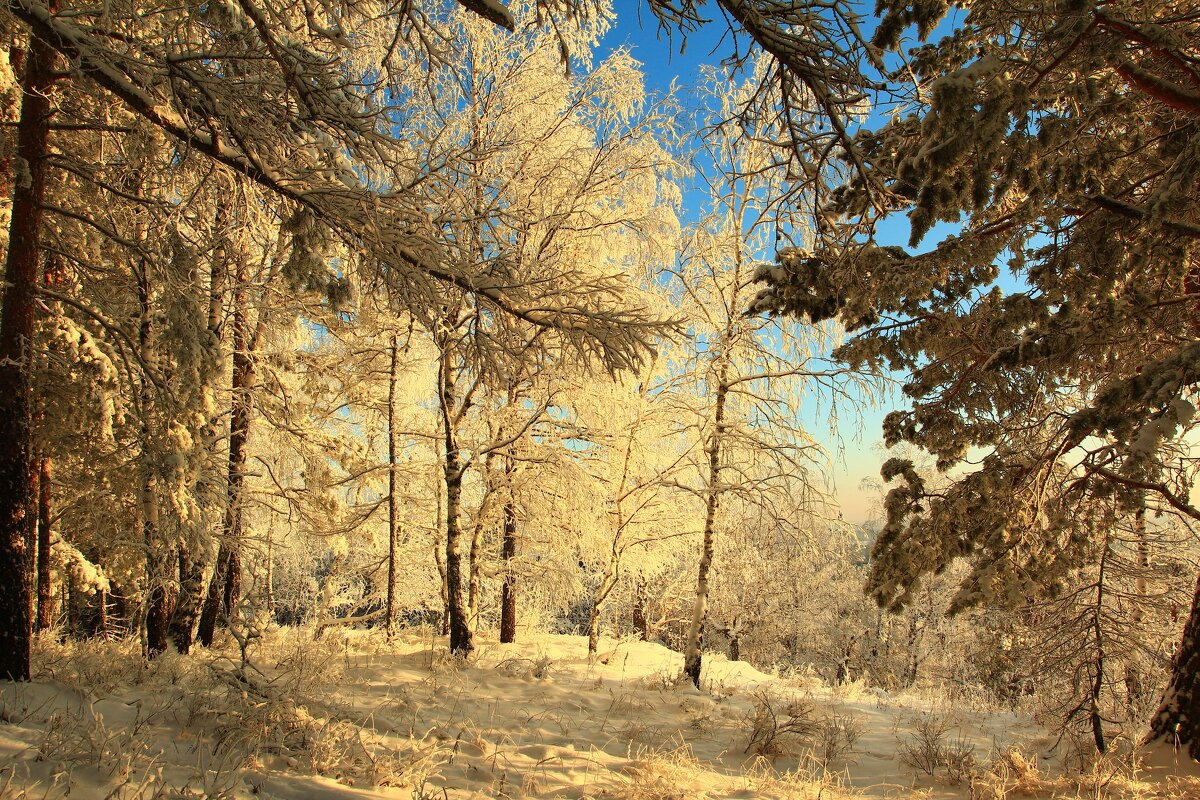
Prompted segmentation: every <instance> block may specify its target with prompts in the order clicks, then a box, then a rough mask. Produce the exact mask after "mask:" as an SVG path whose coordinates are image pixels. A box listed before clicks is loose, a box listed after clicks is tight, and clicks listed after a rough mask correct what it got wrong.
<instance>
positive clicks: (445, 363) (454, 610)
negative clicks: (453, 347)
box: [438, 351, 475, 656]
mask: <svg viewBox="0 0 1200 800" xmlns="http://www.w3.org/2000/svg"><path fill="white" fill-rule="evenodd" d="M452 369H453V365H452V364H451V363H450V357H449V355H448V354H447V353H446V352H445V351H443V354H442V358H441V364H440V369H439V373H438V378H439V381H438V382H439V384H440V391H439V395H440V398H439V399H440V400H441V404H442V434H443V436H444V437H445V442H444V443H445V448H446V452H445V460H444V461H443V474H444V475H445V479H446V593H447V600H448V603H447V610H448V611H449V614H448V616H449V619H450V652H451V653H453V654H455V655H459V656H466V655H469V654H470V652H471V651H472V650H474V649H475V644H474V642H473V641H472V639H473V637H472V635H471V626H470V625H469V624H468V623H469V621H468V619H467V607H466V598H464V597H463V585H462V530H461V528H460V527H459V508H460V505H461V502H462V480H463V470H464V466H463V465H462V462H461V457H460V456H459V452H458V443H457V441H456V439H457V436H456V434H457V432H456V430H455V427H456V425H455V418H456V417H457V416H458V414H457V413H456V410H455V404H456V402H457V400H456V398H455V385H454V376H453V375H452V374H451V372H452Z"/></svg>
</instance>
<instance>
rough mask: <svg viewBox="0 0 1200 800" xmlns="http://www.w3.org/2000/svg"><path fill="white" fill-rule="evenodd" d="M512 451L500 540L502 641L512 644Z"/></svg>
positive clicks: (506, 460)
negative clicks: (502, 573) (502, 564)
mask: <svg viewBox="0 0 1200 800" xmlns="http://www.w3.org/2000/svg"><path fill="white" fill-rule="evenodd" d="M514 470H515V465H514V464H513V457H512V453H509V454H507V455H505V457H504V476H505V478H506V480H507V483H508V497H507V499H505V501H504V529H503V532H502V534H501V540H500V558H501V559H503V561H504V585H503V586H501V588H500V642H501V643H503V644H511V643H512V642H515V641H516V640H517V573H516V570H515V569H514V564H515V562H516V560H517V506H516V503H515V502H514V500H513V494H512V492H513V486H512V481H513V472H514Z"/></svg>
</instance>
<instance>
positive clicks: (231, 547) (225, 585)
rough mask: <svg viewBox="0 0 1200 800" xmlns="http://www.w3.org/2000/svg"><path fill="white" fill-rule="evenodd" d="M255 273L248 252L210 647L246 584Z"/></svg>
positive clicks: (203, 625) (237, 299) (209, 615)
mask: <svg viewBox="0 0 1200 800" xmlns="http://www.w3.org/2000/svg"><path fill="white" fill-rule="evenodd" d="M248 279H249V276H248V273H247V269H246V254H245V252H244V251H243V252H242V253H241V254H240V256H239V258H238V267H237V286H236V288H235V289H234V297H233V375H232V382H231V386H232V389H233V396H232V399H231V401H230V402H231V409H230V419H229V474H228V483H227V487H228V488H227V493H226V502H225V525H224V529H225V530H224V536H223V537H222V540H221V547H220V549H219V550H218V552H217V563H216V567H215V568H214V569H213V575H212V579H211V580H210V581H209V583H208V592H207V593H206V595H205V598H204V609H203V610H202V611H201V612H200V628H199V632H198V634H197V636H198V638H199V639H200V643H201V644H203V645H204V646H205V647H208V646H209V645H211V644H212V640H213V634H214V633H215V631H216V624H217V618H218V616H220V614H221V612H224V615H225V617H226V618H227V619H228V617H229V615H230V614H232V613H233V610H234V607H235V606H236V605H237V601H238V598H239V594H240V588H241V571H242V567H241V555H240V547H241V536H242V486H243V483H244V478H245V468H246V442H247V440H248V439H249V436H250V412H251V402H252V392H253V389H254V361H253V359H252V358H251V352H250V348H251V344H250V337H249V319H248V316H249V308H248V307H247V303H248V298H247V287H246V284H247V282H248Z"/></svg>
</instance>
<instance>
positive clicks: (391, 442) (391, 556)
mask: <svg viewBox="0 0 1200 800" xmlns="http://www.w3.org/2000/svg"><path fill="white" fill-rule="evenodd" d="M399 338H400V337H398V336H396V335H394V334H393V335H392V347H391V364H390V368H389V369H388V399H387V426H388V557H387V609H386V611H385V613H386V615H387V616H386V617H385V619H386V620H387V622H386V628H387V635H388V638H389V639H390V638H392V634H393V633H394V632H395V628H396V548H397V547H398V544H399V543H398V542H397V539H399V537H400V531H399V526H398V525H397V521H396V519H397V515H396V512H397V509H396V383H397V381H399V379H400V374H399V361H400V359H399V355H400V353H399V350H400V347H399V344H400V342H399Z"/></svg>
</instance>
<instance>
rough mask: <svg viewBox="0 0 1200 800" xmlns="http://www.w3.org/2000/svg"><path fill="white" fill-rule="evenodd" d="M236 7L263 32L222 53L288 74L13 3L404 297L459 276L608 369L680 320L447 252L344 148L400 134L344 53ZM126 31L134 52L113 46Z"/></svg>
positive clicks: (372, 151)
mask: <svg viewBox="0 0 1200 800" xmlns="http://www.w3.org/2000/svg"><path fill="white" fill-rule="evenodd" d="M237 8H239V9H240V10H241V11H243V12H244V16H245V19H243V23H244V22H245V21H247V20H248V21H249V23H250V25H249V27H250V28H251V29H252V30H253V31H254V33H255V34H257V36H258V38H257V40H256V39H255V38H254V37H253V36H250V35H248V34H245V32H243V34H244V35H243V36H242V37H241V38H240V39H239V41H244V40H247V39H249V40H250V41H251V44H248V45H244V46H243V47H244V50H245V52H233V53H232V54H229V55H226V56H223V57H222V58H223V59H226V60H228V61H229V62H231V63H237V64H239V65H240V64H243V63H245V64H252V63H253V64H257V62H259V61H267V62H269V63H273V64H275V65H276V67H278V69H279V72H280V73H281V75H282V78H281V75H274V74H272V73H270V71H269V70H268V71H267V72H265V73H261V74H259V73H256V74H253V75H248V76H247V77H245V78H241V79H239V80H238V81H236V82H235V81H233V80H231V79H230V78H229V77H228V70H229V67H228V66H226V67H225V68H224V69H222V68H220V67H218V66H208V65H206V63H205V62H206V59H205V58H204V57H201V56H200V55H198V54H197V53H188V52H180V53H177V52H174V50H173V43H170V42H166V41H165V40H164V42H163V43H157V42H155V41H153V39H154V37H153V36H152V35H150V34H146V35H145V37H144V40H139V39H137V38H136V36H135V37H129V36H121V37H118V36H115V35H112V34H111V33H110V32H108V31H106V30H102V29H95V28H85V27H83V26H82V25H81V24H76V22H75V21H74V20H75V18H72V19H71V20H68V19H64V18H61V17H56V16H55V15H54V14H52V13H51V12H50V11H49V9H48V8H47V6H46V5H45V4H44V3H40V2H36V1H35V0H16V1H15V2H14V3H12V4H11V5H10V9H11V10H12V11H13V13H14V14H15V15H16V16H17V17H19V18H20V19H22V20H23V21H24V22H26V23H27V24H28V25H29V26H30V27H31V28H32V30H33V33H34V35H36V36H38V37H39V38H42V39H43V40H45V41H47V42H49V43H50V44H51V45H52V46H53V47H54V48H55V49H56V50H58V51H59V52H60V53H62V54H63V55H64V56H66V57H67V58H68V59H70V60H71V62H72V63H73V64H74V65H75V66H76V67H77V68H78V69H79V70H80V71H81V72H82V73H83V74H85V75H86V76H88V77H89V78H91V79H92V80H94V81H95V82H96V83H97V84H99V85H100V86H101V87H103V88H104V89H106V90H107V91H109V92H111V93H112V94H113V95H115V96H117V97H118V98H120V99H121V101H122V102H124V103H125V105H126V106H127V107H128V108H129V109H130V110H131V111H133V112H134V113H135V114H137V115H139V116H141V117H142V118H144V119H146V120H147V121H149V122H150V123H152V124H153V125H155V126H157V127H159V128H160V129H162V130H163V131H165V132H166V133H168V134H170V135H171V136H172V137H174V138H176V139H177V140H179V141H180V142H181V143H182V144H183V145H185V146H186V147H188V148H191V149H194V150H196V151H198V152H200V153H203V154H205V155H207V156H208V157H209V158H211V159H213V160H214V161H216V162H218V163H220V164H222V165H224V166H226V167H228V168H229V169H231V170H233V171H234V172H235V173H237V174H240V175H242V176H244V177H246V178H248V179H249V180H251V181H253V182H254V183H256V184H257V185H259V186H260V187H262V188H264V189H266V190H267V191H268V192H270V193H272V194H274V195H275V196H277V197H280V198H282V199H284V200H286V201H290V202H292V203H295V204H296V205H298V206H300V207H302V208H304V209H306V210H307V211H308V212H310V213H311V214H312V215H313V216H314V217H315V218H316V219H317V220H319V221H320V223H322V224H323V225H324V226H326V227H328V229H329V230H331V231H333V232H335V233H336V234H337V235H338V236H340V237H341V238H342V239H343V240H344V241H345V242H346V244H347V245H348V246H350V247H351V248H352V249H353V250H354V251H355V252H356V253H359V254H361V255H364V256H365V257H366V258H367V260H368V261H369V262H370V263H371V264H373V265H374V266H375V267H376V268H377V269H378V270H379V271H380V273H381V274H382V275H384V276H385V277H386V278H387V279H389V280H390V282H392V284H393V285H394V286H400V287H403V289H404V291H403V292H398V293H397V296H398V297H399V299H400V302H401V303H404V304H408V305H410V306H412V305H413V304H421V303H434V304H436V303H437V302H439V300H438V298H439V293H438V292H437V291H436V289H435V287H436V286H439V285H440V286H443V287H444V286H446V285H450V286H454V287H457V288H458V289H460V290H463V291H465V292H468V293H470V294H472V295H474V296H477V297H479V298H481V299H482V300H484V301H485V303H487V304H488V305H490V306H492V307H494V308H495V309H497V310H499V311H501V312H504V313H505V314H507V315H509V316H511V317H514V318H516V319H520V320H523V321H524V322H526V323H529V324H530V325H533V326H536V327H538V328H548V329H553V330H556V331H558V332H560V333H561V335H562V336H563V339H564V343H565V344H566V345H567V346H568V347H569V348H571V349H573V350H575V351H576V352H577V353H578V354H579V355H580V356H581V357H583V358H585V359H588V360H598V361H600V362H601V363H603V364H604V365H605V366H606V367H608V368H609V369H613V370H623V369H628V368H631V367H633V366H636V365H637V364H639V363H640V362H641V361H642V359H643V358H645V357H646V356H647V355H648V354H649V352H650V347H651V342H652V341H653V340H654V339H655V338H656V337H657V336H659V335H661V334H663V333H664V332H668V331H670V330H671V329H672V328H673V326H674V323H672V322H670V321H664V320H662V319H660V318H659V317H657V316H656V315H655V314H654V313H652V312H651V311H650V310H648V309H646V308H641V307H637V306H636V305H635V306H633V307H630V308H622V307H620V306H621V305H622V304H623V302H624V301H625V298H626V297H627V296H628V293H627V291H626V290H627V288H628V286H627V280H626V278H625V277H624V276H623V275H619V274H614V275H601V276H594V275H590V274H586V273H583V272H574V271H572V272H571V273H570V274H564V275H558V276H554V278H555V279H554V280H553V281H543V282H540V283H537V284H532V285H526V284H511V283H507V282H504V281H501V280H496V279H493V278H492V277H490V275H489V273H490V272H491V267H492V266H493V265H492V264H490V263H484V264H482V265H479V264H463V263H461V262H459V261H456V260H455V259H453V258H451V257H450V256H449V254H448V253H447V252H446V250H445V248H444V247H443V246H442V245H440V244H439V242H438V241H437V237H436V236H435V235H434V231H433V229H432V224H431V222H430V220H429V218H428V216H427V214H426V212H425V210H424V209H422V208H420V207H418V205H417V204H416V202H415V200H413V199H410V198H408V197H406V196H404V195H401V194H388V193H382V192H376V191H372V190H370V189H367V188H365V187H363V186H361V185H358V182H357V179H356V177H355V176H354V173H353V172H352V171H350V170H349V169H348V167H347V164H346V163H345V162H346V159H345V156H344V153H349V154H351V155H353V154H354V153H355V152H356V151H358V150H361V151H362V155H363V156H364V158H365V159H367V163H372V162H374V161H376V160H378V161H380V162H386V159H387V158H388V157H394V156H395V151H396V146H397V144H398V142H397V141H396V140H395V139H393V138H391V136H390V135H389V134H388V133H385V132H380V131H376V130H375V126H376V124H377V123H378V124H379V125H381V126H383V125H385V123H386V120H384V119H383V118H382V117H380V118H379V119H378V120H377V119H376V118H375V117H374V116H372V115H371V111H370V106H369V104H368V103H367V102H366V100H365V99H364V98H362V97H359V96H357V95H355V94H354V92H352V91H350V90H349V89H348V88H347V85H346V81H345V79H344V78H343V77H342V71H343V67H345V64H344V63H343V62H344V57H345V55H346V54H345V53H343V52H340V51H334V52H333V54H331V55H330V54H326V55H320V54H314V53H310V52H308V51H307V50H305V49H304V48H303V47H301V46H300V45H299V44H297V43H296V41H294V39H295V37H294V36H292V35H291V34H290V33H287V31H286V30H285V31H284V32H283V33H277V32H275V31H277V30H279V28H280V26H279V25H276V24H273V22H272V21H271V20H268V19H267V18H266V17H265V16H264V13H265V12H263V11H261V10H259V9H257V8H255V7H254V6H253V4H251V3H249V2H241V3H239V4H238V6H237ZM135 24H145V23H143V22H142V21H141V20H140V19H139V20H135ZM122 42H124V43H127V44H128V46H129V52H124V51H121V50H119V49H117V45H118V43H122ZM205 46H207V45H205ZM197 47H199V45H197ZM201 49H202V48H201ZM256 68H257V66H255V67H246V68H245V69H247V70H250V69H256ZM312 87H316V88H312ZM280 95H282V96H280ZM330 162H332V163H334V165H335V167H336V168H334V169H331V168H329V167H328V164H329V163H330Z"/></svg>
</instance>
